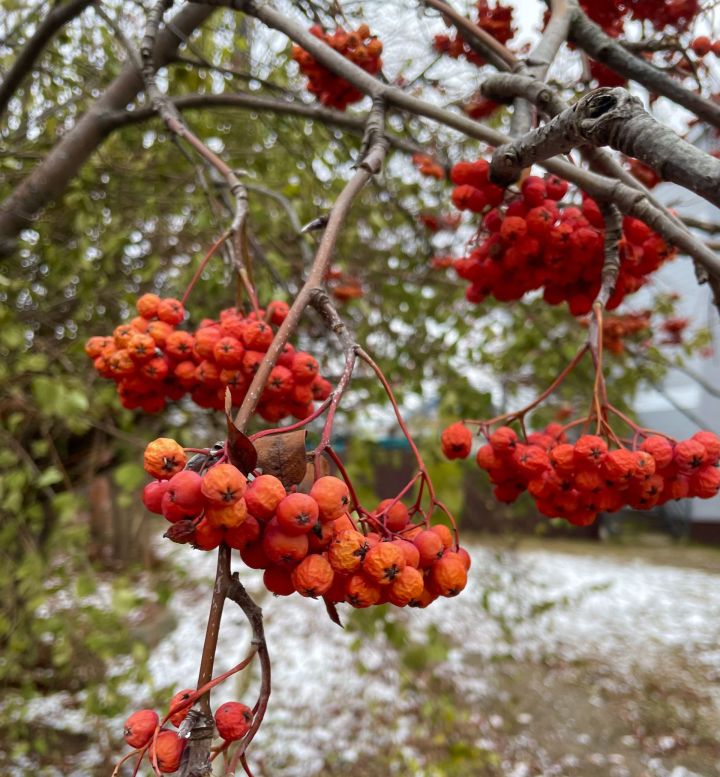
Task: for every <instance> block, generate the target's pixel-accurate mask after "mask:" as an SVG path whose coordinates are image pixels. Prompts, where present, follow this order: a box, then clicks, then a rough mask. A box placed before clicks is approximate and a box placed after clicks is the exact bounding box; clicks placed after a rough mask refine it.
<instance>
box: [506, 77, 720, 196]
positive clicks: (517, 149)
mask: <svg viewBox="0 0 720 777" xmlns="http://www.w3.org/2000/svg"><path fill="white" fill-rule="evenodd" d="M583 143H591V144H593V145H595V146H605V145H609V146H611V147H612V148H614V149H617V150H618V151H622V152H623V153H624V154H627V155H628V156H633V157H637V158H638V159H640V160H641V161H643V162H645V164H647V165H649V166H650V167H652V168H653V170H655V172H657V174H658V175H659V176H660V177H661V178H663V180H666V181H671V182H672V183H676V184H679V185H680V186H684V187H685V188H686V189H689V190H690V191H693V192H695V193H696V194H699V195H700V196H701V197H704V198H705V199H706V200H708V202H712V203H713V204H714V205H720V186H719V185H720V160H717V159H715V158H714V157H711V156H710V155H709V154H705V153H704V152H703V151H700V150H699V149H697V148H696V147H695V146H693V145H691V144H690V143H688V142H687V141H685V140H683V139H682V138H681V137H679V136H678V135H676V134H675V133H674V132H673V131H672V130H671V129H669V128H667V127H665V126H664V125H663V124H660V123H659V122H658V121H656V120H655V119H654V118H653V117H652V116H651V115H650V114H649V113H648V112H647V111H646V110H645V109H644V108H643V106H642V103H641V102H640V100H638V99H637V98H636V97H633V96H632V95H630V93H629V92H627V91H626V90H625V89H622V88H620V87H615V88H607V87H604V88H601V89H596V90H594V91H592V92H590V93H589V94H587V95H585V97H583V98H582V99H581V100H579V101H578V102H577V103H575V105H573V107H572V108H568V109H567V110H566V111H563V112H562V113H561V114H559V115H558V116H556V117H555V118H554V119H553V120H552V121H550V122H548V123H547V124H545V125H544V126H543V127H540V128H539V129H537V130H534V131H532V132H529V133H527V134H526V135H524V136H523V137H521V138H518V139H517V140H515V141H513V142H511V143H508V144H506V145H504V146H501V147H500V148H498V149H496V151H495V153H494V154H493V158H492V165H491V177H492V179H493V180H494V181H495V182H496V183H499V184H505V185H507V184H509V183H512V182H513V181H515V180H517V179H518V177H519V176H520V173H521V171H522V169H523V168H525V167H529V166H530V165H532V164H533V163H535V162H539V161H542V160H544V159H548V158H549V157H552V156H556V155H558V154H566V153H567V152H568V151H570V150H571V149H573V148H575V147H577V146H579V145H582V144H583Z"/></svg>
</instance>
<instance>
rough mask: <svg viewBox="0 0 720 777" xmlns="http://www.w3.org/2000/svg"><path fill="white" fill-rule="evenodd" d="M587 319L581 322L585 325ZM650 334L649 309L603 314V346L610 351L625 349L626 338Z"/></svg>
mask: <svg viewBox="0 0 720 777" xmlns="http://www.w3.org/2000/svg"><path fill="white" fill-rule="evenodd" d="M587 323H588V322H587V321H583V324H585V325H587ZM649 334H650V311H649V310H644V311H641V312H639V313H622V314H620V315H617V316H605V317H604V318H603V325H602V338H603V340H602V342H603V348H604V349H605V350H606V351H610V353H614V354H621V353H623V352H624V351H625V341H626V340H627V339H628V338H633V337H634V338H638V337H641V336H648V335H649Z"/></svg>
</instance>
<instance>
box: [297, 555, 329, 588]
mask: <svg viewBox="0 0 720 777" xmlns="http://www.w3.org/2000/svg"><path fill="white" fill-rule="evenodd" d="M333 574H334V573H333V568H332V567H331V566H330V563H329V562H328V560H327V559H326V558H324V557H323V556H318V555H317V554H313V555H311V556H306V557H305V558H304V559H303V560H302V561H301V562H300V563H299V564H298V565H297V566H296V567H295V569H293V571H292V582H293V585H294V586H295V590H296V591H297V592H298V593H299V594H301V595H302V596H310V597H312V598H315V597H317V596H322V595H323V594H324V593H326V592H327V591H328V590H329V589H330V586H331V585H332V581H333Z"/></svg>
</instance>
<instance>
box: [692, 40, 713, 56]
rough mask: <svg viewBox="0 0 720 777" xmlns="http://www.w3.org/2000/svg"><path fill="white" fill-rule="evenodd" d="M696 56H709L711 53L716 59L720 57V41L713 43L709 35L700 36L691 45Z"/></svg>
mask: <svg viewBox="0 0 720 777" xmlns="http://www.w3.org/2000/svg"><path fill="white" fill-rule="evenodd" d="M690 48H691V49H692V50H693V52H694V53H695V55H696V56H698V57H704V56H707V55H708V54H709V53H710V52H711V51H712V53H713V54H714V55H715V56H716V57H720V40H715V41H712V40H710V38H708V36H707V35H698V37H697V38H695V39H694V40H693V42H692V43H691V44H690Z"/></svg>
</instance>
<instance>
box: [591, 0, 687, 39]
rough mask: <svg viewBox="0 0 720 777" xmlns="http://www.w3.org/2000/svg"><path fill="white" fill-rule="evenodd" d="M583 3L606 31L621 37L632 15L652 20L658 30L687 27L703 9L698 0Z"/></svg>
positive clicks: (594, 0)
mask: <svg viewBox="0 0 720 777" xmlns="http://www.w3.org/2000/svg"><path fill="white" fill-rule="evenodd" d="M580 7H581V8H582V9H583V11H585V13H586V14H587V15H588V16H589V17H590V18H591V19H592V20H593V21H595V22H597V24H599V25H600V26H601V27H602V28H603V29H604V30H605V32H607V33H608V34H609V35H612V36H613V37H618V36H619V35H620V34H621V33H622V31H623V24H624V20H625V19H626V18H627V17H628V16H629V17H630V18H632V19H637V20H638V21H641V22H645V21H647V22H650V23H651V24H652V25H653V27H655V29H656V30H662V29H664V28H665V27H674V28H675V29H677V30H680V31H682V30H685V29H687V27H688V25H689V24H690V22H691V21H692V20H693V18H694V17H695V16H696V15H697V13H698V11H699V10H700V3H699V0H580Z"/></svg>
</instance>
